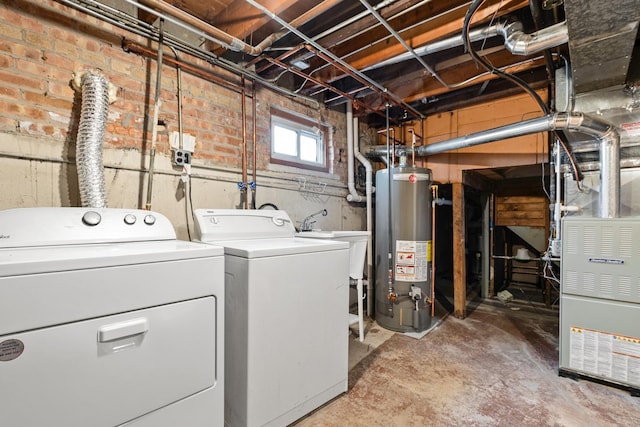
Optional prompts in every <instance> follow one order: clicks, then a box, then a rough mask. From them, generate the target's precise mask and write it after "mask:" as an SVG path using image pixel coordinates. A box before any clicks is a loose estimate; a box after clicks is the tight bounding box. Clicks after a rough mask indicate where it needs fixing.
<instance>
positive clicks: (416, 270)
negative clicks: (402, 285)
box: [395, 240, 429, 282]
mask: <svg viewBox="0 0 640 427" xmlns="http://www.w3.org/2000/svg"><path fill="white" fill-rule="evenodd" d="M428 277H429V263H428V261H427V242H419V241H415V240H396V259H395V278H396V280H399V281H401V282H422V281H425V280H427V278H428Z"/></svg>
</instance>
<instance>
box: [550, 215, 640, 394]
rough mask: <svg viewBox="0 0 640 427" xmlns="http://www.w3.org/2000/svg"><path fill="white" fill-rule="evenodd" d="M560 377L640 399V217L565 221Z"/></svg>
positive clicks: (572, 218) (573, 218) (572, 219)
mask: <svg viewBox="0 0 640 427" xmlns="http://www.w3.org/2000/svg"><path fill="white" fill-rule="evenodd" d="M560 374H561V375H564V376H584V377H589V378H592V379H595V380H600V381H604V382H608V383H612V384H613V385H617V386H619V387H622V388H625V389H628V390H630V391H631V392H632V393H633V394H640V218H614V219H606V218H584V217H565V218H564V220H563V248H562V288H561V297H560Z"/></svg>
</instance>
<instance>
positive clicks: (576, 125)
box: [367, 112, 620, 218]
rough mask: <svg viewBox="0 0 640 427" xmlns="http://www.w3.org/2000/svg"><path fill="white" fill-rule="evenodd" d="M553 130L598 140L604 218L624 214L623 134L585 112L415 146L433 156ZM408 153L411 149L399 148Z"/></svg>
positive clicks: (377, 151)
mask: <svg viewBox="0 0 640 427" xmlns="http://www.w3.org/2000/svg"><path fill="white" fill-rule="evenodd" d="M553 130H569V131H579V132H582V133H585V134H588V135H591V136H593V137H595V138H597V139H598V141H599V143H600V194H599V204H600V211H599V213H598V216H599V217H600V218H617V217H618V216H619V215H620V135H619V133H618V132H617V130H616V128H615V126H613V125H612V124H610V123H608V122H606V121H604V120H601V119H599V118H597V117H590V116H587V115H585V114H582V113H576V112H562V113H555V114H549V115H546V116H542V117H537V118H534V119H530V120H525V121H523V122H519V123H514V124H510V125H506V126H502V127H499V128H494V129H489V130H486V131H483V132H478V133H474V134H470V135H465V136H461V137H458V138H453V139H450V140H448V141H442V142H436V143H434V144H429V145H421V146H419V147H416V148H415V154H416V155H417V156H431V155H434V154H440V153H444V152H446V151H451V150H458V149H461V148H467V147H473V146H476V145H480V144H486V143H489V142H495V141H500V140H503V139H509V138H515V137H518V136H524V135H531V134H534V133H540V132H549V131H553ZM385 150H386V152H387V153H388V151H389V148H388V147H385V146H375V147H370V148H369V151H368V152H367V157H372V158H377V157H379V156H382V155H383V154H384V153H385ZM397 150H398V151H399V152H401V153H404V154H405V155H406V154H407V152H408V151H410V150H411V149H409V148H406V147H404V148H397Z"/></svg>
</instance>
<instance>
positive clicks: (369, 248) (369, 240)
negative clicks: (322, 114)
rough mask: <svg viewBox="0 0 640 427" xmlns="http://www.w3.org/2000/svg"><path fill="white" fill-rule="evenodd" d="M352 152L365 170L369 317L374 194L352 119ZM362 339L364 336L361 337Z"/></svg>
mask: <svg viewBox="0 0 640 427" xmlns="http://www.w3.org/2000/svg"><path fill="white" fill-rule="evenodd" d="M353 129H354V134H353V140H354V141H353V151H354V155H355V157H356V158H357V159H358V161H359V162H360V163H362V165H363V166H364V168H365V170H366V193H365V194H366V201H367V232H368V233H369V235H368V237H367V314H368V315H371V312H372V310H373V307H372V304H371V300H372V298H371V297H372V296H373V281H372V280H371V278H372V277H373V237H372V235H373V233H372V229H373V209H372V203H371V201H372V200H371V199H372V195H373V192H374V188H373V166H372V165H371V162H370V161H369V160H368V159H367V158H366V157H365V156H364V154H362V153H361V152H360V136H359V131H358V129H359V126H358V118H357V117H356V118H354V119H353ZM362 336H363V337H364V334H363V335H362Z"/></svg>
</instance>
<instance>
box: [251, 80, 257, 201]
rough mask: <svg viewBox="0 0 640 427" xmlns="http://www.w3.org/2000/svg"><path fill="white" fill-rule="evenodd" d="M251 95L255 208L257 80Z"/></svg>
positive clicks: (253, 199)
mask: <svg viewBox="0 0 640 427" xmlns="http://www.w3.org/2000/svg"><path fill="white" fill-rule="evenodd" d="M251 97H252V102H251V115H252V119H253V130H252V134H253V135H252V137H253V166H252V168H251V169H252V171H253V185H254V187H253V188H252V189H251V190H252V197H251V200H252V203H253V206H252V208H253V209H255V208H256V200H255V199H256V187H255V185H256V182H257V179H258V177H257V164H258V146H257V142H258V135H257V132H258V114H257V113H258V101H257V100H256V85H255V82H254V83H253V85H252V86H251Z"/></svg>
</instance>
